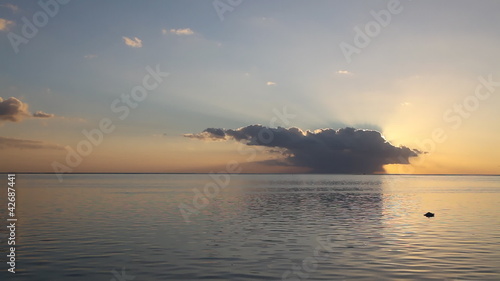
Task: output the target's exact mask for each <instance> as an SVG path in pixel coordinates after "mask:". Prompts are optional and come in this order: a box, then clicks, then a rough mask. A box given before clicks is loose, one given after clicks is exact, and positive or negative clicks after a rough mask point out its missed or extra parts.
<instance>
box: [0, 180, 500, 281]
mask: <svg viewBox="0 0 500 281" xmlns="http://www.w3.org/2000/svg"><path fill="white" fill-rule="evenodd" d="M218 180H220V182H219V184H225V183H226V182H225V181H226V180H227V179H226V178H224V177H223V176H220V177H219V178H218ZM2 181H3V183H1V186H3V188H4V189H5V190H4V191H1V194H2V196H1V200H0V201H1V203H2V205H1V208H0V216H1V220H2V225H3V226H2V227H1V229H0V234H1V235H2V236H1V237H0V240H1V243H0V247H1V253H2V258H1V261H2V266H1V270H2V271H1V272H0V280H11V279H12V280H51V281H54V280H85V281H87V280H93V281H99V280H103V281H108V280H110V281H115V280H116V281H123V280H138V281H140V280H500V266H499V265H500V216H499V215H500V177H498V176H392V175H380V176H369V175H231V176H230V178H229V183H228V184H227V186H226V187H225V188H217V185H216V184H215V183H216V181H215V180H214V179H212V178H211V177H210V176H209V175H66V176H65V180H64V181H63V182H62V183H59V182H58V181H57V179H56V178H55V177H54V176H53V175H17V180H16V189H17V205H16V207H17V217H18V220H19V221H18V222H17V229H16V231H17V236H16V242H17V244H16V246H17V248H16V272H17V273H16V274H15V276H12V275H14V274H11V273H8V272H7V268H8V265H7V264H6V263H5V261H6V250H7V247H8V246H7V242H6V234H7V229H6V227H5V226H6V225H7V223H6V209H7V203H6V200H5V196H4V195H5V194H6V192H7V187H6V184H7V179H6V175H1V178H0V182H2ZM222 186H224V185H222ZM204 189H205V191H204ZM194 190H196V191H194ZM204 192H208V194H209V195H210V197H211V198H209V199H206V200H203V199H200V198H201V195H202V194H203V193H204ZM196 194H198V195H196ZM195 195H196V197H195ZM193 199H195V202H194V203H195V204H193ZM180 204H181V206H182V208H181V210H182V211H181V210H180V209H179V205H180ZM182 204H184V205H182ZM427 211H431V212H434V213H435V214H436V216H435V217H434V218H426V217H424V216H423V214H424V213H425V212H427Z"/></svg>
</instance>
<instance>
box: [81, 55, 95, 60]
mask: <svg viewBox="0 0 500 281" xmlns="http://www.w3.org/2000/svg"><path fill="white" fill-rule="evenodd" d="M84 58H86V59H89V60H91V59H95V58H97V55H85V56H84Z"/></svg>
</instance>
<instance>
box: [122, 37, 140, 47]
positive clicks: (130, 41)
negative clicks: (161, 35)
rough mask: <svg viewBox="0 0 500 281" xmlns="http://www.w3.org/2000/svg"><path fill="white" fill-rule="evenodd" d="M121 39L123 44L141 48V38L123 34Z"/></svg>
mask: <svg viewBox="0 0 500 281" xmlns="http://www.w3.org/2000/svg"><path fill="white" fill-rule="evenodd" d="M122 38H123V41H124V42H125V45H127V46H130V47H132V48H141V47H142V40H141V39H139V38H137V37H134V39H130V38H128V37H126V36H123V37H122Z"/></svg>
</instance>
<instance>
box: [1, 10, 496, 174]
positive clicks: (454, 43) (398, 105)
mask: <svg viewBox="0 0 500 281" xmlns="http://www.w3.org/2000/svg"><path fill="white" fill-rule="evenodd" d="M41 2H42V3H49V5H48V6H47V7H42V6H43V5H42V6H41V5H39V4H38V2H37V1H1V2H0V61H1V67H0V85H1V88H0V159H1V161H0V172H53V171H54V165H55V166H56V167H59V169H61V167H67V168H68V169H69V170H66V171H63V172H211V171H214V172H218V171H224V170H226V169H227V167H226V166H227V164H228V163H233V162H231V161H237V162H238V163H239V167H240V168H241V172H244V173H245V172H308V171H311V169H308V167H307V166H297V165H293V164H290V163H288V164H286V163H284V162H280V161H275V160H276V159H278V160H279V159H280V158H283V157H287V156H286V155H287V153H291V151H292V152H293V153H294V155H295V156H297V155H298V154H297V153H299V152H297V151H295V150H291V149H290V148H289V147H288V146H286V145H284V146H276V147H274V146H265V145H246V144H241V143H238V142H237V141H236V140H237V139H238V137H234V135H235V133H234V132H235V131H231V130H237V129H238V128H243V127H247V126H251V125H256V124H262V125H263V126H265V127H271V128H276V127H278V126H280V127H284V128H292V127H296V128H300V131H299V130H291V131H286V132H292V131H293V132H294V133H296V134H298V135H299V136H301V140H306V139H305V138H302V135H301V134H304V137H305V136H306V135H307V134H308V133H307V131H309V133H310V136H312V137H313V138H314V137H316V134H319V133H320V132H328V131H325V130H323V131H322V130H321V129H333V130H337V129H341V128H345V127H352V128H356V129H364V130H365V131H357V132H359V135H360V136H362V137H363V138H364V136H365V135H369V134H364V133H362V132H370V131H371V130H374V131H378V132H380V134H381V136H382V137H383V138H385V140H387V141H388V142H390V144H388V145H390V146H391V147H393V146H394V147H395V148H397V147H399V146H405V147H407V148H410V149H412V150H414V151H418V152H419V153H417V154H416V155H418V156H415V157H410V163H411V164H410V165H402V164H390V165H385V166H384V168H385V171H386V172H389V173H432V174H441V173H443V174H455V173H466V174H476V173H477V174H500V149H499V148H498V145H499V144H500V125H499V124H500V123H499V121H500V111H499V110H498V109H499V108H500V56H499V51H498V50H499V49H500V36H498V28H499V27H500V17H499V16H498V11H500V2H499V1H481V2H476V1H403V0H402V1H400V2H396V1H343V2H340V1H253V0H252V1H250V0H246V1H241V3H239V1H227V0H220V1H219V0H216V1H187V0H179V1H117V0H116V1H113V0H112V1H69V2H68V3H66V1H62V0H61V1H60V2H55V0H52V1H46V0H42V1H41ZM346 46H347V47H346ZM346 50H347V51H346ZM166 73H168V75H167V74H166ZM145 88H148V90H145V91H146V94H145V95H144V94H142V96H140V97H139V98H138V99H137V100H135V101H134V100H133V98H132V100H130V96H131V94H132V93H134V94H137V93H144V92H141V91H140V89H143V90H144V89H145ZM125 96H128V97H129V100H128V102H127V100H126V98H125ZM136 97H137V95H136ZM283 116H285V117H286V116H287V117H286V118H283ZM111 128H112V129H111ZM207 128H225V129H227V130H225V131H224V130H222V131H218V132H225V133H226V134H228V132H229V133H230V134H232V135H226V137H225V138H218V137H217V135H207V134H208V133H202V132H203V131H204V130H206V129H207ZM83 130H86V131H87V132H96V130H99V131H100V132H101V133H102V141H98V140H97V141H96V139H94V143H92V142H91V141H89V140H87V137H86V136H85V135H84V134H83V133H82V131H83ZM106 130H107V131H108V132H104V131H106ZM276 132H277V131H276ZM332 132H335V131H332ZM337 132H340V131H337ZM203 134H205V135H203ZM96 136H97V135H95V134H94V137H96ZM371 136H372V137H373V138H374V139H376V137H377V136H376V134H375V135H373V134H371ZM240 140H241V139H240ZM244 140H245V139H244ZM246 140H249V141H250V142H251V139H249V138H247V139H246ZM82 141H86V142H85V144H87V146H85V145H84V143H83V142H82ZM79 143H80V151H83V152H85V153H84V154H87V155H81V154H79V156H78V157H80V158H81V159H80V160H78V159H76V160H75V159H73V160H74V162H73V163H68V153H77V154H78V152H76V150H77V148H78V145H79ZM88 144H90V146H88ZM254 144H255V143H254ZM68 149H69V150H68ZM89 149H90V150H89ZM287 149H288V151H287ZM352 149H354V148H352ZM348 150H349V151H348ZM68 151H69V152H68ZM71 151H73V152H71ZM346 151H347V152H346ZM384 151H385V150H384ZM302 152H304V151H303V150H301V151H300V153H302ZM344 152H346V153H350V152H351V148H350V149H347V150H345V151H344ZM304 153H305V152H304ZM328 155H330V154H328ZM78 157H77V158H78ZM69 158H71V157H69ZM73 158H74V157H73ZM70 160H71V159H70ZM311 161H315V158H314V157H313V158H312V160H311ZM70 162H71V161H70ZM54 163H58V164H54ZM279 163H282V165H281V164H279ZM294 163H298V162H294ZM301 163H304V162H301ZM377 163H378V162H377ZM309 168H311V166H309Z"/></svg>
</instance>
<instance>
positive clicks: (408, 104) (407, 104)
mask: <svg viewBox="0 0 500 281" xmlns="http://www.w3.org/2000/svg"><path fill="white" fill-rule="evenodd" d="M410 105H411V103H409V102H403V103H401V106H410Z"/></svg>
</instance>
